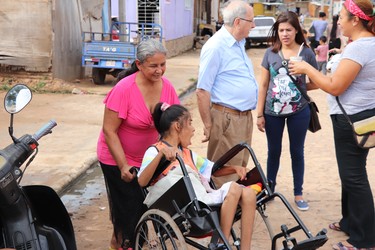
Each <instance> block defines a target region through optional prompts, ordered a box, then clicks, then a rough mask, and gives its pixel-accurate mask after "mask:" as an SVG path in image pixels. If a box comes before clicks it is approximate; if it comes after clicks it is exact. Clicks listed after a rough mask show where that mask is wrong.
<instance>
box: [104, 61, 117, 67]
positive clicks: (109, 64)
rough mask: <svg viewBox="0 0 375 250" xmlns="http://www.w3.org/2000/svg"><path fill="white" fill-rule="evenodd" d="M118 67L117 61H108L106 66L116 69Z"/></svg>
mask: <svg viewBox="0 0 375 250" xmlns="http://www.w3.org/2000/svg"><path fill="white" fill-rule="evenodd" d="M115 65H116V61H106V62H105V66H108V67H114V66H115Z"/></svg>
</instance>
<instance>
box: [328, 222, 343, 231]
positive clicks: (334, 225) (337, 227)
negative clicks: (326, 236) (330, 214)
mask: <svg viewBox="0 0 375 250" xmlns="http://www.w3.org/2000/svg"><path fill="white" fill-rule="evenodd" d="M328 227H329V228H330V229H332V230H333V231H337V232H341V227H340V224H339V222H333V223H331V224H329V226H328Z"/></svg>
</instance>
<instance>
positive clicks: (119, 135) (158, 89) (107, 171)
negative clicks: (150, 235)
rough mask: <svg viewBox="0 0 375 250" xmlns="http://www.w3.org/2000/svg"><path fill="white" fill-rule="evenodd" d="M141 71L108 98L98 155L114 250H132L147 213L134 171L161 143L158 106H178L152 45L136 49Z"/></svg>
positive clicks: (161, 56)
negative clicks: (150, 148)
mask: <svg viewBox="0 0 375 250" xmlns="http://www.w3.org/2000/svg"><path fill="white" fill-rule="evenodd" d="M135 63H136V66H137V68H138V71H137V72H135V73H133V74H131V75H129V76H127V77H125V78H123V79H122V80H121V81H120V82H118V83H117V84H116V86H115V87H114V88H113V89H112V90H111V91H110V92H109V93H108V94H107V96H106V98H105V100H104V103H105V109H104V119H103V129H102V131H101V132H100V136H99V140H98V145H97V155H98V160H99V163H100V165H101V168H102V171H103V174H104V178H105V182H106V187H107V193H108V201H109V205H110V209H111V219H112V223H113V226H114V232H113V237H112V239H111V243H110V249H118V248H120V247H123V248H124V249H127V248H131V247H133V244H134V240H133V232H134V229H135V226H136V224H137V222H138V219H139V218H140V216H141V215H142V213H143V212H144V210H143V209H144V207H143V206H144V205H143V194H142V192H141V189H140V187H139V185H138V182H137V180H136V179H135V176H136V173H134V172H131V171H130V170H131V169H132V167H136V168H139V167H140V165H141V163H142V158H143V155H144V153H145V151H146V149H147V147H148V146H149V145H152V144H154V143H155V142H157V140H158V132H157V131H156V129H155V126H154V122H153V119H152V113H153V110H154V107H155V105H156V104H157V103H159V102H167V103H170V104H179V103H180V101H179V99H178V96H177V94H176V91H175V89H174V88H173V86H172V84H171V83H170V82H169V81H168V80H167V79H166V78H165V77H163V74H164V72H165V70H166V50H165V48H164V47H163V45H162V44H161V43H160V42H158V41H156V40H154V39H149V40H146V41H142V42H141V43H140V44H139V46H138V48H137V60H136V61H135Z"/></svg>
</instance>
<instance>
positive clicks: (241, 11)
mask: <svg viewBox="0 0 375 250" xmlns="http://www.w3.org/2000/svg"><path fill="white" fill-rule="evenodd" d="M248 5H249V3H248V2H246V1H244V0H230V1H228V2H226V3H225V4H224V6H223V8H222V9H221V14H222V17H223V20H224V24H225V25H228V26H229V27H232V26H233V23H234V20H235V19H236V18H237V17H242V18H246V12H247V9H246V6H248Z"/></svg>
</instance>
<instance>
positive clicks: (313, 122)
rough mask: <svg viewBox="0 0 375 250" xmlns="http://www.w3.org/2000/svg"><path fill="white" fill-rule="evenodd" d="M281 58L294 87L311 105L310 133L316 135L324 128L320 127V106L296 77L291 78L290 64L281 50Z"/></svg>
mask: <svg viewBox="0 0 375 250" xmlns="http://www.w3.org/2000/svg"><path fill="white" fill-rule="evenodd" d="M279 56H280V57H281V59H282V60H283V61H282V63H281V64H282V65H283V66H284V67H285V68H286V70H287V72H288V76H289V78H290V79H291V80H292V81H293V83H294V85H295V86H296V87H297V89H298V90H299V92H301V95H302V96H303V97H304V98H305V99H306V101H307V102H308V103H309V106H310V123H309V127H308V129H309V131H310V132H312V133H315V132H316V131H318V130H320V129H321V128H322V126H321V125H320V121H319V116H318V113H319V109H318V106H317V105H316V103H315V102H314V101H313V100H312V99H311V98H310V97H309V96H308V95H307V93H306V91H305V90H303V89H302V88H301V86H300V85H299V83H298V82H297V80H296V79H295V78H294V76H291V75H290V74H289V69H288V66H287V65H288V63H287V61H286V60H285V59H284V56H283V54H282V53H281V50H279Z"/></svg>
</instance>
